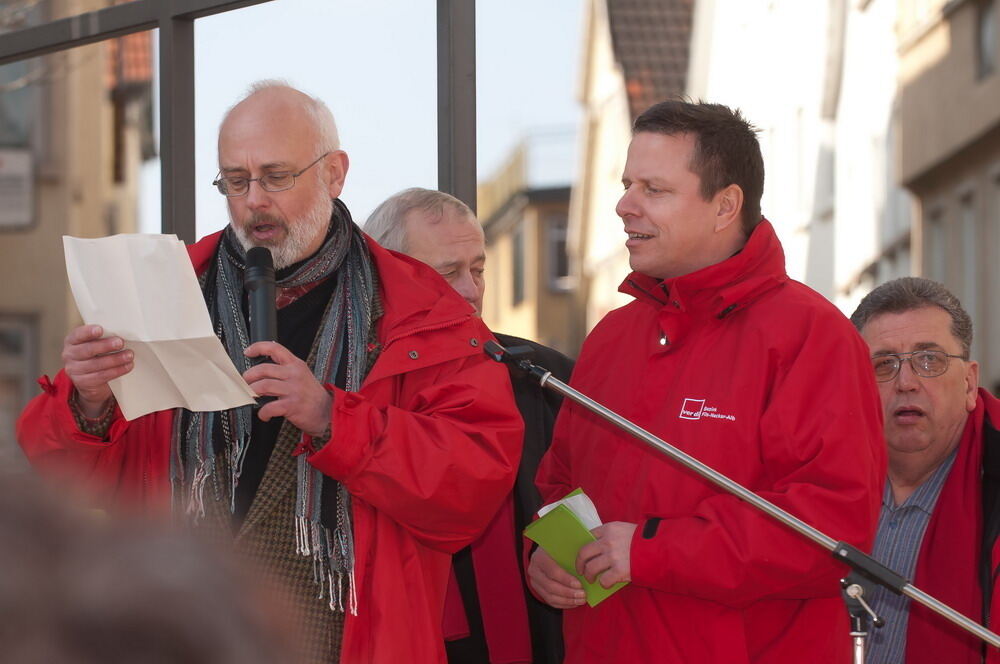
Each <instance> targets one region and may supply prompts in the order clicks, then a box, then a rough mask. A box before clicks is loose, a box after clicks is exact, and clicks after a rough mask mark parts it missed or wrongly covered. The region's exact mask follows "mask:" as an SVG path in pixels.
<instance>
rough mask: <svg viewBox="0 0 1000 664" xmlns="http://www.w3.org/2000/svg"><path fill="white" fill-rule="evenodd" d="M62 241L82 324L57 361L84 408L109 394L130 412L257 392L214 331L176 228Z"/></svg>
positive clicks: (209, 403)
mask: <svg viewBox="0 0 1000 664" xmlns="http://www.w3.org/2000/svg"><path fill="white" fill-rule="evenodd" d="M63 246H64V249H65V251H66V271H67V273H68V275H69V281H70V287H71V288H72V290H73V296H74V298H75V299H76V303H77V307H78V308H79V310H80V315H81V316H82V317H83V319H84V321H85V322H86V323H87V325H86V326H83V327H81V328H77V329H76V330H74V331H73V332H71V333H70V335H69V336H68V337H67V338H66V344H65V346H64V349H63V361H64V362H65V364H66V372H67V375H68V376H69V377H70V379H71V380H72V381H73V384H74V386H75V387H76V389H77V392H78V395H79V398H80V406H81V409H82V410H84V414H85V415H87V414H89V413H88V412H87V411H90V413H93V412H94V410H96V409H99V407H100V405H101V404H102V403H104V402H106V401H107V399H108V397H109V396H110V393H114V395H115V397H116V398H117V400H118V405H119V407H120V408H121V410H122V414H123V415H124V416H125V418H126V419H130V420H131V419H135V418H137V417H139V416H141V415H145V414H146V413H151V412H154V411H157V410H165V409H168V408H176V407H184V408H187V409H189V410H196V411H210V410H223V409H226V408H233V407H235V406H241V405H245V404H248V403H252V401H253V398H254V396H255V395H254V393H253V391H252V390H251V389H250V387H249V386H248V385H247V384H246V381H244V380H243V378H241V377H240V374H239V371H238V370H237V369H236V367H235V365H234V364H233V361H232V360H231V359H230V358H229V356H228V355H227V354H226V352H225V350H224V349H223V347H222V344H221V342H220V341H219V339H218V337H216V336H215V333H214V332H213V330H212V324H211V321H210V320H209V317H208V310H207V309H206V307H205V300H204V298H203V296H202V294H201V289H200V288H199V287H198V282H197V279H196V278H195V275H194V269H193V268H192V266H191V261H190V259H189V258H188V255H187V251H186V250H185V248H184V245H183V243H181V242H180V241H179V240H177V238H176V237H174V236H167V235H115V236H113V237H108V238H100V239H93V240H90V239H80V238H71V237H64V238H63ZM101 334H107V335H108V336H107V337H105V338H103V339H101V338H100V335H101ZM119 342H120V343H121V345H119ZM122 348H125V349H126V350H124V351H123V350H122Z"/></svg>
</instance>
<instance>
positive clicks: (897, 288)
mask: <svg viewBox="0 0 1000 664" xmlns="http://www.w3.org/2000/svg"><path fill="white" fill-rule="evenodd" d="M922 307H940V308H941V309H944V311H945V313H947V314H948V316H949V317H950V318H951V333H952V334H953V335H954V336H955V338H956V339H958V341H959V342H960V343H961V344H962V357H963V358H964V359H966V360H968V359H969V352H970V349H971V348H972V319H971V318H970V317H969V314H968V313H966V311H965V309H963V308H962V303H961V302H959V300H958V298H957V297H955V296H954V295H953V294H952V292H951V291H949V290H948V289H947V288H945V287H944V286H943V285H942V284H939V283H938V282H936V281H931V280H930V279H923V278H921V277H903V278H901V279H893V280H892V281H887V282H886V283H884V284H882V285H881V286H879V287H877V288H876V289H875V290H873V291H872V292H870V293H868V295H866V296H865V297H864V299H862V300H861V303H860V304H859V305H858V308H857V309H855V310H854V313H853V314H851V322H852V323H854V327H855V328H857V330H858V331H859V332H860V331H861V330H862V328H864V326H865V325H867V324H868V322H869V321H871V319H872V318H875V317H876V316H879V315H881V314H901V313H905V312H907V311H912V310H914V309H920V308H922Z"/></svg>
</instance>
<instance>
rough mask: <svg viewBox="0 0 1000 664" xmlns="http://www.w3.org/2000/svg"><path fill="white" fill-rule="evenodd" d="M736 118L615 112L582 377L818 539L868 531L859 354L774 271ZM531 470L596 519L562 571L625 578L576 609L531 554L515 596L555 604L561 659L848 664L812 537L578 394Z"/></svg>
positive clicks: (608, 400) (871, 524)
mask: <svg viewBox="0 0 1000 664" xmlns="http://www.w3.org/2000/svg"><path fill="white" fill-rule="evenodd" d="M763 179H764V169H763V160H762V158H761V154H760V148H759V146H758V144H757V139H756V136H755V134H754V131H753V129H752V128H751V127H750V126H749V125H748V124H747V122H746V121H745V120H744V119H743V118H742V117H741V116H740V115H739V113H737V112H733V111H731V110H730V109H729V108H726V107H724V106H719V105H715V104H703V103H699V104H691V103H685V102H679V101H676V102H665V103H661V104H657V105H655V106H653V107H652V108H650V109H649V110H647V111H646V112H644V113H643V114H642V115H640V116H639V118H638V119H637V120H636V121H635V124H634V126H633V134H632V142H631V145H630V146H629V150H628V157H627V160H626V164H625V170H624V174H623V177H622V181H623V184H624V186H625V192H624V194H623V195H622V198H621V200H620V201H619V203H618V207H617V212H618V215H619V216H620V217H621V218H622V221H623V222H624V229H623V230H624V232H625V233H626V235H627V240H626V242H625V246H626V248H627V249H628V252H629V257H630V263H631V266H632V269H633V270H634V272H633V273H632V274H631V275H630V276H629V277H628V278H627V279H626V280H625V281H624V283H623V284H622V286H621V290H622V292H625V293H628V294H630V295H632V296H633V297H634V298H635V301H634V302H632V303H630V304H628V305H626V306H624V307H622V308H621V309H617V310H615V311H612V312H611V313H610V314H608V315H607V316H606V317H605V318H604V319H603V320H602V321H601V322H600V323H598V325H597V326H596V327H595V328H594V330H593V331H592V332H591V334H590V335H589V336H588V337H587V340H586V341H585V342H584V345H583V349H582V352H581V354H580V357H579V360H578V361H577V364H576V369H575V371H574V374H573V383H574V385H575V387H576V388H577V389H578V390H580V391H581V392H583V393H585V394H588V395H590V396H591V397H594V398H595V399H597V400H598V401H600V402H602V403H604V404H605V405H607V406H608V407H610V408H611V409H613V410H615V411H617V412H618V413H620V414H622V415H623V416H625V417H627V418H629V419H630V420H632V421H634V422H636V423H637V424H638V425H640V426H642V427H644V428H645V429H647V430H649V431H652V432H653V433H655V434H657V435H658V436H660V437H662V438H664V439H665V440H667V441H668V442H670V443H672V444H674V445H675V446H677V447H679V448H680V449H682V450H684V451H685V452H688V453H689V454H691V455H693V456H695V457H696V458H698V459H700V460H701V461H703V462H705V463H707V464H708V465H710V466H713V467H715V468H716V469H718V470H720V471H721V472H722V473H724V474H726V475H728V476H729V477H731V478H733V479H734V480H736V481H737V482H740V483H741V484H743V485H744V486H747V487H748V488H750V489H751V490H753V491H755V492H756V493H758V494H759V495H761V496H762V497H764V498H766V499H768V500H770V501H771V502H773V503H775V504H777V505H778V506H780V507H782V508H784V509H785V510H787V511H788V512H790V513H792V514H794V515H796V516H798V517H799V518H801V519H803V520H804V521H806V522H807V523H810V524H811V525H813V526H815V527H816V528H819V529H820V530H822V531H824V532H826V533H827V534H829V535H830V536H832V537H834V538H836V539H840V540H846V541H848V542H851V543H853V544H854V545H857V546H860V547H868V546H869V545H870V543H871V539H872V535H873V534H874V531H875V524H876V519H877V516H878V502H879V500H878V496H879V491H880V490H881V484H882V478H883V473H884V469H885V461H884V458H885V451H884V449H883V446H882V444H881V441H880V435H881V421H880V419H879V411H878V407H877V403H876V402H875V399H876V394H877V392H876V389H875V382H874V380H873V379H872V376H871V371H870V368H869V366H870V365H869V362H868V358H867V355H868V353H867V349H866V348H865V345H864V343H863V342H862V340H861V339H860V337H859V336H858V335H857V333H856V332H855V331H854V330H853V329H852V328H851V326H850V323H849V322H848V321H847V319H846V318H844V317H843V315H841V314H840V313H839V312H838V311H837V310H836V309H835V308H834V307H833V306H832V305H831V304H830V303H829V302H827V301H826V300H825V299H823V298H822V297H821V296H820V295H818V294H817V293H815V292H813V291H811V290H809V289H808V288H806V287H805V286H803V285H801V284H799V283H796V282H794V281H791V280H790V279H789V278H788V276H787V275H786V273H785V269H784V256H783V253H782V250H781V245H780V243H779V242H778V238H777V237H776V235H775V233H774V229H773V228H772V227H771V225H770V223H768V222H767V221H766V220H764V219H763V218H762V217H761V213H760V198H761V193H762V190H763ZM537 483H538V485H539V488H540V489H541V491H542V496H543V498H544V499H545V500H546V501H547V502H549V501H552V500H556V499H559V498H562V497H563V496H564V495H566V494H567V493H568V492H570V491H571V490H573V489H575V488H577V487H581V488H582V489H583V490H584V491H585V492H586V493H587V494H588V495H589V496H590V497H591V498H592V499H593V501H594V503H595V505H596V507H597V509H598V511H599V513H600V516H601V518H602V519H603V520H604V522H605V524H604V525H603V526H601V527H599V528H597V529H595V530H594V531H593V532H594V534H595V535H596V536H597V540H596V542H593V543H591V544H588V545H586V546H584V547H583V548H582V549H581V550H580V552H579V555H578V557H577V561H576V566H577V570H578V572H580V573H582V574H583V575H584V576H586V577H587V578H588V579H591V580H593V579H597V578H599V579H600V583H601V584H602V585H604V586H606V587H609V586H611V585H612V584H614V583H616V582H619V581H627V582H628V585H627V586H625V587H624V588H623V589H622V590H620V591H619V592H617V593H616V594H614V595H612V596H611V597H610V598H608V599H606V600H605V601H604V602H602V603H601V604H599V605H597V606H596V607H593V608H591V607H589V606H586V605H584V595H583V592H582V590H581V587H580V584H579V583H578V582H577V581H576V579H575V578H574V577H572V576H571V575H569V574H567V573H566V572H565V571H563V570H562V569H561V568H560V567H558V565H556V564H555V563H554V562H553V560H552V559H551V558H550V557H549V556H548V555H547V554H546V553H545V551H543V550H541V549H537V550H535V551H534V553H533V554H532V556H531V563H530V566H529V579H530V582H531V584H532V587H533V588H534V590H535V592H536V593H538V594H539V595H540V596H541V597H542V598H543V599H544V600H546V601H547V602H548V603H549V604H551V605H552V606H555V607H559V608H563V609H565V611H564V612H563V625H564V636H565V639H566V653H567V657H566V661H567V662H570V663H578V662H595V663H596V662H601V663H607V662H636V661H657V662H678V663H679V662H699V663H701V664H705V663H718V664H745V663H747V662H759V663H761V664H763V663H765V662H766V663H767V664H783V663H785V662H788V663H792V662H801V661H803V658H804V657H805V658H806V659H808V660H809V661H810V662H824V663H826V662H831V663H832V662H837V663H843V662H846V661H849V659H850V652H851V639H850V637H849V626H848V619H847V613H846V610H845V608H844V606H843V603H842V601H841V599H840V586H839V583H838V579H839V578H840V576H842V574H843V573H844V569H843V568H842V567H841V566H839V565H838V564H836V563H835V562H834V561H833V559H832V557H831V555H830V552H828V551H824V550H823V549H821V548H819V547H817V546H816V545H814V544H812V543H810V542H808V541H807V540H805V539H803V538H802V537H801V536H799V535H798V534H796V533H794V532H792V531H791V530H789V529H787V528H786V527H784V526H782V525H780V524H778V523H777V522H775V521H773V520H771V519H770V518H769V517H767V516H766V515H764V514H762V513H759V512H757V511H756V510H755V509H754V508H752V507H750V506H749V505H747V504H745V503H743V502H741V501H740V500H739V499H737V498H735V497H733V496H731V495H728V494H726V493H725V492H723V491H721V490H719V489H716V488H715V487H714V486H713V485H711V484H709V483H708V482H707V481H704V480H702V479H700V478H698V477H697V476H695V475H693V474H692V473H690V472H689V471H687V470H685V469H684V468H682V467H680V466H678V465H676V464H674V463H673V462H671V461H670V460H668V459H667V458H665V457H664V456H663V455H661V454H660V453H658V452H656V451H654V450H652V449H650V448H648V447H647V446H646V445H644V444H643V443H641V442H639V441H636V440H634V439H632V438H630V437H629V436H627V435H625V434H623V433H620V432H618V431H617V430H615V429H613V428H612V427H610V426H608V425H607V424H606V423H604V422H603V421H602V420H600V419H599V418H597V417H596V416H593V415H590V414H589V413H587V412H585V411H584V410H583V409H582V408H580V407H578V406H575V405H571V404H567V405H566V406H564V407H563V410H562V412H561V413H560V418H559V421H558V422H557V425H556V432H555V436H554V440H553V443H552V447H551V449H550V450H549V452H548V454H547V455H546V457H545V459H543V461H542V465H541V468H540V470H539V474H538V478H537Z"/></svg>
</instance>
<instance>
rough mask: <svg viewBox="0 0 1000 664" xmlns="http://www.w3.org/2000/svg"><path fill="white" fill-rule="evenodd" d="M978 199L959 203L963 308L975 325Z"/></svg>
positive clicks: (977, 279) (978, 318)
mask: <svg viewBox="0 0 1000 664" xmlns="http://www.w3.org/2000/svg"><path fill="white" fill-rule="evenodd" d="M975 203H976V199H975V197H974V196H973V195H972V194H971V193H969V194H966V195H965V196H963V197H962V198H961V200H960V202H959V206H960V208H959V209H960V212H959V215H960V217H959V221H960V223H961V232H962V297H961V300H962V306H963V307H964V308H965V311H966V312H967V313H968V314H969V317H970V318H972V324H973V325H975V324H976V323H977V322H978V321H979V320H980V316H979V306H978V305H979V276H978V271H979V261H978V260H977V259H978V257H979V256H978V251H977V248H978V247H979V243H980V242H981V240H982V238H981V237H980V233H979V219H978V218H977V216H976V205H975ZM977 345H978V339H977V338H974V339H973V356H976V355H977V354H976V353H975V346H977Z"/></svg>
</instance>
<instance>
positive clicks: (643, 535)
mask: <svg viewBox="0 0 1000 664" xmlns="http://www.w3.org/2000/svg"><path fill="white" fill-rule="evenodd" d="M669 537H670V533H669V532H667V527H666V524H665V523H663V519H661V518H659V517H653V518H649V519H646V520H645V521H644V522H642V523H641V524H640V525H639V527H638V528H636V529H635V533H634V534H633V535H632V549H631V551H630V552H629V565H630V567H631V576H632V583H634V584H636V585H638V586H644V587H646V588H655V589H657V590H668V588H667V585H668V584H667V580H668V579H669V578H671V576H673V575H672V574H671V565H670V556H669V551H668V547H667V545H668V544H669V540H668V539H667V538H669Z"/></svg>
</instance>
